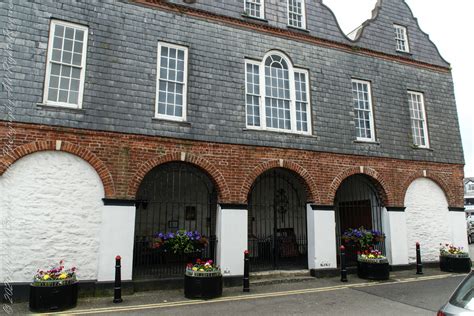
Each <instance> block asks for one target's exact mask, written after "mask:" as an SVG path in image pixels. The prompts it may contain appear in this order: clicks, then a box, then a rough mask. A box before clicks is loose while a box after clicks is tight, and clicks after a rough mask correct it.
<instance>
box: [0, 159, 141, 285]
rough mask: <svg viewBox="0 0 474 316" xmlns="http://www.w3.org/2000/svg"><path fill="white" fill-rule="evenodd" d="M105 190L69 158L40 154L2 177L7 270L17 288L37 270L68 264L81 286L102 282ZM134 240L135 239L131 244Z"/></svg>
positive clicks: (1, 241)
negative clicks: (100, 259)
mask: <svg viewBox="0 0 474 316" xmlns="http://www.w3.org/2000/svg"><path fill="white" fill-rule="evenodd" d="M103 197H104V189H103V186H102V182H101V180H100V178H99V176H98V174H97V173H96V171H95V170H94V169H93V168H92V167H91V166H90V165H89V164H88V163H87V162H86V161H84V160H82V159H81V158H79V157H77V156H74V155H72V154H68V153H64V152H54V151H47V152H38V153H34V154H30V155H27V156H25V157H23V158H21V159H20V160H18V161H17V162H15V163H14V164H13V165H12V166H11V167H10V168H9V169H8V170H7V171H6V172H5V173H4V174H3V176H1V177H0V221H1V222H2V223H5V222H8V223H9V225H8V226H9V227H8V229H6V230H2V232H1V235H0V246H1V247H0V256H1V257H2V258H3V259H5V260H6V261H9V262H11V266H9V267H5V266H2V267H1V270H0V280H4V279H5V277H6V274H7V273H8V274H9V275H10V276H11V281H13V282H29V281H31V280H32V278H33V276H34V274H35V273H36V270H37V269H45V268H49V266H50V265H51V264H54V263H57V262H59V260H61V259H64V260H65V265H66V267H70V266H76V267H77V268H78V272H77V273H78V278H79V279H81V280H95V279H97V265H98V251H99V230H100V225H101V219H102V211H103V209H104V206H103V202H102V198H103ZM132 240H133V239H132Z"/></svg>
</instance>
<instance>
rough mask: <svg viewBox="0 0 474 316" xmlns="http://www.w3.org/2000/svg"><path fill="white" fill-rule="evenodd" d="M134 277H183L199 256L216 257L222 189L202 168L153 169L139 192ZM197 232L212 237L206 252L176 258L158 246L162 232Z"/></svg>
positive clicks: (178, 164) (175, 165)
mask: <svg viewBox="0 0 474 316" xmlns="http://www.w3.org/2000/svg"><path fill="white" fill-rule="evenodd" d="M136 204H137V207H136V210H137V212H136V219H135V245H134V261H133V278H134V279H161V278H169V277H181V276H182V274H183V269H184V265H185V264H186V263H187V262H188V261H189V260H192V259H194V257H193V256H198V257H200V258H210V259H214V253H215V246H216V242H217V241H216V238H215V227H216V207H217V191H216V188H215V185H214V183H213V181H212V180H211V179H210V177H209V176H208V175H207V174H206V173H204V172H203V171H202V170H201V169H199V168H197V167H195V166H193V165H190V164H187V163H182V162H171V163H167V164H164V165H160V166H158V167H156V168H154V169H152V170H151V171H150V172H149V173H148V174H147V175H146V176H145V178H144V179H143V181H142V183H141V184H140V187H139V189H138V192H137V203H136ZM178 230H186V231H193V232H194V231H197V232H198V233H199V234H200V235H202V236H205V237H206V238H207V239H208V244H207V246H206V247H205V248H204V249H203V250H202V252H201V253H195V254H187V255H181V256H176V255H174V254H172V253H171V252H163V250H162V249H160V248H157V247H156V243H155V241H156V237H157V236H158V234H159V233H162V234H167V233H176V231H178Z"/></svg>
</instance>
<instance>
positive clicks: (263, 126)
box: [245, 51, 312, 135]
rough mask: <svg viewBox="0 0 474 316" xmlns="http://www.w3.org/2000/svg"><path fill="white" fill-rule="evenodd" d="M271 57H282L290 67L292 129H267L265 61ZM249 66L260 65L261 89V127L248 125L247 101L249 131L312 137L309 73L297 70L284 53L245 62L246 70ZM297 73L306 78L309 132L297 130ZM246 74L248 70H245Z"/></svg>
mask: <svg viewBox="0 0 474 316" xmlns="http://www.w3.org/2000/svg"><path fill="white" fill-rule="evenodd" d="M270 55H278V56H280V57H282V58H283V59H284V60H285V62H286V63H287V65H288V76H289V77H288V80H289V83H290V124H291V129H282V128H274V127H267V120H266V118H267V113H266V109H265V102H264V100H265V97H266V94H265V61H266V59H267V58H268V57H269V56H270ZM247 64H254V65H259V75H258V76H259V88H260V95H259V110H260V111H259V112H260V126H253V125H248V124H247V114H248V113H247V101H246V100H245V125H246V127H247V129H253V130H266V131H273V132H281V133H290V134H302V135H312V117H311V91H310V83H309V80H310V79H309V71H308V70H306V69H303V68H295V67H293V64H292V63H291V61H290V59H289V58H288V57H287V56H286V55H285V54H283V53H281V52H278V51H270V52H268V53H267V54H265V56H264V57H263V59H262V60H261V61H256V60H252V59H246V60H245V69H247ZM295 72H299V73H304V74H305V77H306V83H305V84H306V94H307V100H308V102H307V104H306V113H307V120H308V121H307V124H308V131H298V130H297V128H296V87H295ZM245 74H246V70H245ZM245 98H247V76H245Z"/></svg>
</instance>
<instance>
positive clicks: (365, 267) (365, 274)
mask: <svg viewBox="0 0 474 316" xmlns="http://www.w3.org/2000/svg"><path fill="white" fill-rule="evenodd" d="M357 276H358V277H359V278H361V279H367V280H388V278H389V277H390V266H389V265H388V262H386V263H369V262H364V261H357Z"/></svg>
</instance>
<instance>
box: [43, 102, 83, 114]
mask: <svg viewBox="0 0 474 316" xmlns="http://www.w3.org/2000/svg"><path fill="white" fill-rule="evenodd" d="M36 107H37V108H39V109H51V110H66V111H73V112H85V110H84V109H83V108H80V107H78V106H70V105H69V106H66V105H59V104H50V103H36Z"/></svg>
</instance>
